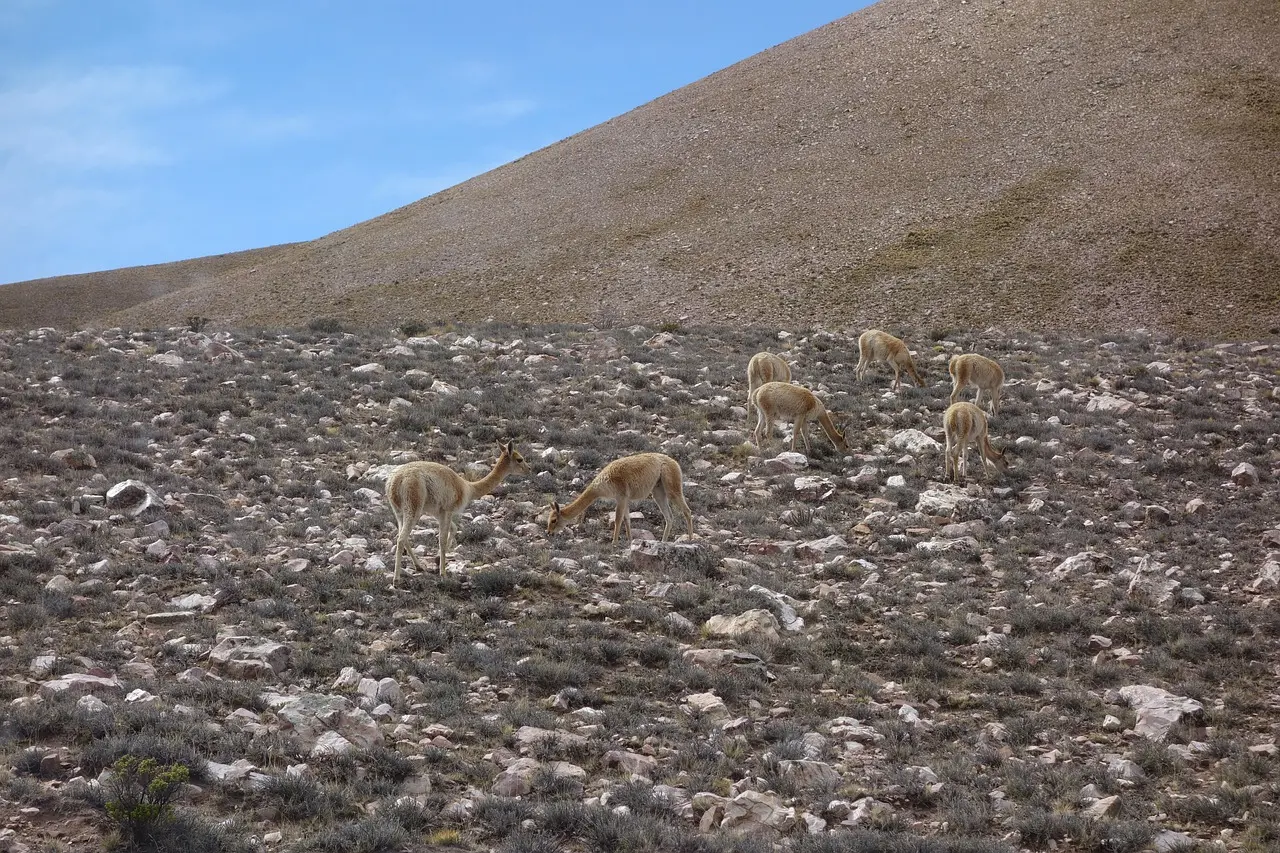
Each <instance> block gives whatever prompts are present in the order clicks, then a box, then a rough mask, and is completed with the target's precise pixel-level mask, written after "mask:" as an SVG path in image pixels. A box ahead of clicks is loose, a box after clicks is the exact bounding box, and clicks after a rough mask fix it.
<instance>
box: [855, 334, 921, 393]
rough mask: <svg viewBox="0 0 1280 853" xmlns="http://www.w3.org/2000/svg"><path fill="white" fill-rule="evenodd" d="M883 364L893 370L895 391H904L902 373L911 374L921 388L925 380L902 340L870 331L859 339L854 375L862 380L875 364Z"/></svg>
mask: <svg viewBox="0 0 1280 853" xmlns="http://www.w3.org/2000/svg"><path fill="white" fill-rule="evenodd" d="M880 362H883V363H884V364H887V365H889V366H890V367H892V368H893V390H895V391H900V390H902V371H904V370H905V371H906V372H907V373H909V374H911V378H912V379H914V380H915V381H916V384H917V385H919V386H920V387H921V388H923V387H924V380H923V379H921V378H920V373H919V372H918V371H917V370H916V363H915V362H914V361H912V360H911V351H910V350H908V349H907V345H906V344H904V343H903V342H902V341H901V340H900V339H898V338H895V337H894V336H893V335H891V334H889V333H888V332H882V331H880V330H879V329H868V330H867V331H865V332H863V333H862V335H861V336H859V338H858V366H857V367H855V368H854V369H853V375H854V377H855V378H857V379H861V378H862V376H863V374H864V373H866V372H867V369H868V368H870V367H871V365H873V364H877V363H880Z"/></svg>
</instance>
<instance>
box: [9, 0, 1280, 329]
mask: <svg viewBox="0 0 1280 853" xmlns="http://www.w3.org/2000/svg"><path fill="white" fill-rule="evenodd" d="M1278 269H1280V7H1278V6H1277V4H1276V3H1275V2H1274V0H1168V2H1160V3H1153V2H1137V0H1120V2H1100V0H1018V2H1012V0H964V2H953V0H946V2H943V0H881V2H878V3H876V4H874V5H872V6H870V7H868V8H866V9H864V10H861V11H859V12H857V13H855V14H852V15H850V16H848V17H846V18H843V19H841V20H839V21H835V22H833V23H832V24H830V25H828V26H826V27H822V28H820V29H817V30H814V31H813V32H810V33H808V34H805V35H803V36H801V37H799V38H796V39H793V40H791V41H788V42H786V43H784V44H781V45H778V46H777V47H775V48H773V49H770V50H767V51H765V52H763V53H760V54H758V55H756V56H753V57H751V58H749V59H747V60H745V61H743V62H740V63H737V64H735V65H733V66H731V67H729V68H726V69H724V70H723V71H721V72H718V73H716V74H713V75H711V76H709V77H707V78H705V79H703V80H700V81H698V82H696V83H693V84H691V85H689V86H686V87H684V88H681V89H679V90H677V91H675V92H672V93H670V94H668V95H666V96H664V97H662V98H658V99H656V100H654V101H652V102H650V103H648V104H645V105H642V106H640V107H638V108H636V109H635V110H632V111H631V112H628V113H626V114H624V115H621V116H618V117H616V118H614V119H612V120H610V121H607V122H605V123H603V124H600V125H598V126H596V127H592V128H589V129H586V130H584V131H582V132H581V133H578V134H576V135H574V136H572V137H570V138H568V139H565V140H563V141H561V142H559V143H556V144H554V145H551V146H549V147H547V148H544V149H542V150H540V151H536V152H534V153H532V154H529V155H528V156H526V157H523V158H521V159H519V160H517V161H515V162H512V163H509V164H507V165H505V166H503V167H501V168H498V169H495V170H493V171H491V172H489V173H487V174H484V175H480V176H478V177H476V178H474V179H472V180H469V181H467V182H465V183H463V184H460V185H458V186H455V187H453V188H450V189H448V190H445V191H443V192H440V193H437V194H435V195H432V196H430V197H428V198H424V199H422V200H420V201H418V202H415V203H414V204H410V205H408V206H406V207H403V208H401V209H399V210H395V211H392V212H390V213H387V214H386V215H384V216H380V217H378V218H375V219H372V220H369V221H367V222H361V223H359V224H355V225H353V226H352V227H350V228H347V229H345V230H342V231H338V232H335V233H333V234H329V235H327V236H322V237H319V239H316V240H313V241H310V242H303V243H296V244H291V245H284V246H274V247H268V248H262V249H255V250H253V251H247V252H243V253H237V254H229V255H221V256H217V257H210V258H198V259H192V260H186V261H182V262H179V263H172V264H163V265H158V266H152V267H142V268H133V269H125V270H113V271H105V272H99V273H92V274H88V275H77V276H65V277H61V278H54V279H46V280H42V281H37V282H27V283H21V284H16V285H7V286H5V287H0V328H22V329H26V328H35V327H38V326H44V325H50V326H58V327H61V328H78V327H82V326H89V325H97V326H101V325H113V324H124V325H128V326H129V327H131V328H143V327H159V328H163V327H167V326H172V325H178V324H182V323H184V322H186V320H187V318H188V317H193V316H201V317H208V318H210V319H212V320H214V321H216V322H217V323H220V324H222V325H223V326H224V327H229V328H251V327H256V326H265V327H276V326H295V327H296V326H302V325H305V324H307V323H308V322H310V321H311V320H313V319H317V318H324V317H332V318H336V319H338V320H340V321H341V322H343V323H344V324H346V325H347V326H348V327H350V328H357V327H359V328H366V329H388V328H394V327H396V326H399V325H400V324H401V323H404V322H406V321H419V322H435V321H442V320H444V321H449V320H452V321H464V322H476V321H484V320H487V319H491V318H492V319H496V320H497V321H499V322H515V321H518V322H543V323H545V322H579V323H581V322H592V323H602V324H605V325H611V326H612V325H625V324H628V323H633V322H646V323H654V322H659V321H662V320H669V321H672V322H685V323H688V324H695V325H700V326H703V325H723V326H747V325H758V326H772V327H775V328H789V327H807V326H813V325H819V324H825V325H831V326H840V325H883V324H893V323H910V324H914V325H916V326H919V327H922V328H929V327H931V326H940V325H954V326H958V327H963V328H987V327H989V326H996V327H1003V328H1025V329H1037V330H1041V331H1045V332H1061V333H1075V334H1080V335H1095V334H1099V333H1101V332H1116V331H1123V330H1125V329H1130V328H1147V329H1152V330H1156V331H1161V332H1166V333H1171V334H1191V335H1198V336H1205V337H1209V338H1212V339H1214V340H1225V339H1229V338H1231V339H1247V338H1251V337H1257V336H1263V335H1275V334H1277V332H1278V331H1280V279H1278V278H1277V270H1278Z"/></svg>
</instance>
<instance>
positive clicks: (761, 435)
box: [750, 382, 849, 453]
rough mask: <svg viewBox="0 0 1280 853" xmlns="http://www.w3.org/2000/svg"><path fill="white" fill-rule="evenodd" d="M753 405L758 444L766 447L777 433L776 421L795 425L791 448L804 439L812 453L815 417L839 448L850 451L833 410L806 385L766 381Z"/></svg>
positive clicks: (758, 390)
mask: <svg viewBox="0 0 1280 853" xmlns="http://www.w3.org/2000/svg"><path fill="white" fill-rule="evenodd" d="M750 402H751V408H752V409H753V410H754V411H755V413H756V418H757V420H756V429H755V432H754V433H753V435H752V438H753V439H754V441H755V443H756V447H758V448H760V449H761V450H763V449H764V443H765V441H766V440H767V439H768V438H769V436H770V435H771V434H772V433H773V423H774V421H788V422H790V423H791V424H793V429H792V431H791V449H792V450H795V449H796V440H797V439H801V440H803V441H804V452H805V453H809V452H810V449H809V421H811V420H814V421H817V422H818V425H819V426H821V427H822V431H823V432H825V433H826V434H827V438H829V439H831V443H832V444H834V445H835V447H836V449H837V450H848V449H849V445H848V444H847V443H846V442H845V440H844V436H843V435H842V434H841V433H840V430H839V429H838V428H837V427H836V424H835V421H833V420H832V419H831V413H830V412H828V411H827V407H826V406H824V405H822V401H821V400H819V399H818V398H817V396H816V395H815V394H814V393H813V392H812V391H810V390H809V389H808V388H805V387H804V386H802V385H792V384H791V383H789V382H766V383H765V384H763V385H761V386H760V387H759V388H757V389H756V390H755V391H753V392H752V393H751V401H750Z"/></svg>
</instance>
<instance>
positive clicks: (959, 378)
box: [947, 352, 1004, 415]
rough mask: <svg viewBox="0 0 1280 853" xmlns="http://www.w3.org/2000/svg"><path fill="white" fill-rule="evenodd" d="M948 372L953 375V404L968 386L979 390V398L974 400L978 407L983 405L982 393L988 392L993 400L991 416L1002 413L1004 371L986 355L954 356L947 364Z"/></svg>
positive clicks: (968, 354)
mask: <svg viewBox="0 0 1280 853" xmlns="http://www.w3.org/2000/svg"><path fill="white" fill-rule="evenodd" d="M947 372H948V373H950V374H951V402H952V403H954V402H955V401H956V398H957V397H959V396H960V392H961V391H962V390H963V389H964V387H965V386H966V385H972V386H974V387H975V388H977V389H978V396H976V397H974V398H973V402H974V403H975V404H977V405H981V403H982V392H983V391H985V392H987V397H988V398H990V400H991V414H993V415H996V414H999V413H1000V386H1001V385H1003V384H1004V370H1002V369H1001V367H1000V365H998V364H996V363H995V362H994V361H992V360H991V359H989V358H987V357H986V356H984V355H975V354H974V353H971V352H970V353H965V354H964V355H953V356H952V357H951V361H950V362H948V364H947Z"/></svg>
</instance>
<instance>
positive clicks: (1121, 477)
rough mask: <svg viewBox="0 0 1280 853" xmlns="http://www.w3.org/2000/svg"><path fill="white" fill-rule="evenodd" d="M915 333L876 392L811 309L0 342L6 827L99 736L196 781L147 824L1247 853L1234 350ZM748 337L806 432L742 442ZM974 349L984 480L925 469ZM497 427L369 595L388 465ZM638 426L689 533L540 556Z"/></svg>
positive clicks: (1269, 749) (80, 775)
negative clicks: (452, 501)
mask: <svg viewBox="0 0 1280 853" xmlns="http://www.w3.org/2000/svg"><path fill="white" fill-rule="evenodd" d="M908 340H909V341H911V342H912V343H913V344H914V345H915V347H914V348H915V349H916V351H917V359H918V362H919V364H920V366H921V367H922V369H923V372H924V375H925V378H926V380H927V386H926V387H924V388H916V387H914V386H908V387H906V388H904V389H903V390H902V392H901V393H894V392H893V391H891V390H890V383H891V377H890V376H889V374H888V372H887V371H886V370H884V369H882V368H881V369H877V370H874V371H873V372H872V373H871V374H870V375H869V376H868V377H866V378H865V379H864V380H863V381H860V382H859V381H855V380H854V379H853V371H852V369H851V367H852V361H851V358H850V355H851V353H852V352H853V351H854V341H853V340H852V339H851V338H849V337H846V336H844V335H841V334H835V333H825V332H815V333H786V332H784V333H782V334H777V335H766V334H765V333H763V332H759V331H752V330H745V331H743V330H734V329H720V330H711V331H698V332H694V333H688V332H683V331H677V332H675V333H662V332H659V331H658V330H656V329H652V328H643V327H635V328H631V329H626V330H618V331H616V332H613V333H602V332H598V331H595V330H592V329H588V328H583V327H575V326H566V325H560V326H554V327H520V328H515V327H510V326H503V325H499V324H487V325H479V326H475V327H463V328H458V329H454V330H451V331H439V332H436V333H431V334H423V335H421V336H419V337H415V338H408V339H405V338H401V337H398V336H391V335H389V334H386V333H369V334H362V335H346V334H340V333H338V334H324V333H317V332H313V331H302V332H295V333H289V334H279V333H275V332H261V333H237V334H229V333H219V334H216V335H204V334H198V333H193V332H190V331H188V330H185V329H170V330H164V331H155V332H142V331H131V330H120V329H109V330H102V331H101V332H93V331H82V332H77V333H67V332H58V331H52V330H42V331H35V332H25V331H24V332H5V333H0V368H2V369H0V410H2V411H3V412H4V418H3V419H0V438H2V439H3V441H0V447H3V448H4V454H5V457H4V460H3V467H4V469H5V470H6V471H7V472H8V473H7V474H6V476H5V478H4V479H3V480H2V481H0V607H2V609H0V615H2V616H3V622H2V623H0V624H2V625H3V630H2V631H0V849H4V850H6V851H8V853H38V851H46V850H47V851H53V850H58V851H64V853H90V851H98V850H102V849H104V847H103V844H102V841H103V838H104V837H105V836H106V835H107V834H108V833H109V832H113V831H117V832H118V831H122V827H124V826H125V824H126V822H125V821H124V820H123V819H122V818H121V815H122V814H124V813H122V812H121V810H120V808H119V806H120V804H121V803H122V802H128V799H127V797H128V796H129V795H130V793H131V792H132V793H133V794H134V795H137V792H138V790H139V787H140V786H139V783H138V781H137V779H136V778H134V777H129V776H128V775H123V776H122V775H121V774H116V775H115V776H113V774H112V773H111V772H106V771H109V770H110V768H112V767H117V766H119V765H118V764H117V762H119V761H120V760H121V759H126V760H127V759H129V758H130V757H132V758H134V759H144V758H150V759H153V760H155V761H156V762H159V763H160V765H161V766H163V767H169V766H178V767H181V768H185V769H186V770H187V771H188V772H189V776H190V781H191V782H192V783H194V786H187V787H182V788H181V789H180V791H179V792H178V793H180V795H181V796H179V797H178V798H177V799H176V801H175V802H174V806H175V807H176V809H177V811H176V812H175V815H174V821H173V822H172V823H167V824H158V825H152V824H147V823H146V821H142V824H143V828H147V827H150V828H151V829H153V830H154V831H155V832H157V833H159V837H160V840H161V841H162V842H163V843H161V844H159V846H155V847H151V848H144V849H156V850H185V851H201V853H257V852H258V851H263V850H268V851H281V853H303V851H328V853H383V852H384V851H393V850H394V851H405V853H426V851H439V850H446V849H447V850H456V851H468V853H472V852H473V853H481V851H491V850H497V851H501V853H521V852H522V851H527V852H528V853H539V852H540V853H550V851H560V853H616V851H620V850H628V851H635V853H670V851H685V853H769V852H770V851H780V850H781V851H787V853H862V851H884V850H899V851H908V850H909V851H915V853H1014V851H1019V850H1037V851H1038V850H1081V851H1107V853H1140V851H1148V850H1188V851H1202V853H1209V851H1219V853H1261V851H1266V850H1274V849H1275V846H1276V844H1277V842H1278V841H1280V805H1278V803H1280V757H1278V756H1280V751H1278V749H1277V745H1276V736H1277V728H1276V720H1277V711H1278V710H1280V680H1278V678H1277V672H1276V662H1277V660H1280V609H1278V608H1277V600H1278V596H1280V587H1278V585H1280V530H1277V529H1276V517H1275V514H1274V494H1275V483H1276V477H1277V475H1280V455H1278V454H1280V450H1278V449H1277V448H1278V445H1277V438H1278V437H1277V434H1276V423H1277V420H1276V417H1275V415H1276V408H1277V397H1276V391H1275V379H1276V376H1277V372H1278V369H1280V364H1278V362H1277V359H1276V354H1277V350H1276V347H1275V343H1274V342H1271V343H1252V344H1213V345H1207V344H1200V343H1194V342H1189V341H1187V340H1186V339H1185V338H1175V337H1173V336H1162V335H1153V334H1147V333H1141V334H1138V333H1129V334H1125V335H1117V336H1113V337H1110V338H1107V339H1103V340H1081V339H1078V338H1075V337H1073V336H1055V335H1038V334H1032V335H1020V336H1009V335H1003V334H998V333H991V332H984V333H980V334H972V333H967V332H964V333H953V334H950V335H947V336H943V337H939V338H937V339H930V338H928V337H925V336H924V335H923V334H914V335H909V336H908ZM765 347H769V348H771V349H773V350H774V351H775V352H781V353H782V354H783V355H784V356H785V357H786V359H787V360H788V361H789V362H790V363H791V365H792V367H793V369H794V373H795V378H796V380H797V381H801V382H804V383H805V384H807V385H808V386H809V387H811V388H814V389H815V390H817V392H818V393H819V394H820V395H821V397H822V398H823V399H824V400H826V402H827V404H828V405H829V406H830V407H831V409H832V410H833V411H834V412H836V413H837V418H838V420H840V421H841V422H843V423H844V425H845V426H844V430H845V438H846V440H847V442H848V445H849V449H848V451H847V452H840V453H837V452H836V451H834V450H833V449H832V445H831V443H830V442H829V441H828V440H827V439H826V438H825V437H823V436H821V435H820V434H819V433H818V432H817V431H815V433H814V435H813V447H812V452H811V453H810V454H808V455H807V456H806V455H798V454H789V453H786V452H784V451H785V448H786V444H785V441H784V438H783V435H782V434H781V433H785V431H779V432H780V434H779V435H776V436H774V437H772V438H771V439H770V440H769V441H768V442H767V443H765V444H764V446H762V447H756V446H754V445H753V444H751V443H749V442H747V441H746V440H745V435H746V434H745V429H746V417H745V412H744V410H743V408H742V402H743V396H744V385H745V381H744V376H743V373H744V371H745V364H746V359H747V356H748V355H749V354H750V353H752V352H754V351H756V350H758V349H761V348H765ZM967 350H978V351H981V352H984V353H986V354H988V355H990V356H993V357H995V358H997V359H998V360H999V361H1000V362H1001V363H1002V364H1003V365H1004V368H1005V371H1006V373H1007V376H1008V381H1007V383H1006V387H1005V393H1004V395H1003V397H1002V402H1001V406H1000V414H999V416H998V417H997V418H995V419H993V420H992V422H991V433H992V440H993V442H994V443H995V444H996V446H997V447H998V448H1000V449H1002V450H1003V451H1004V452H1005V454H1006V456H1007V457H1008V461H1009V465H1008V470H1007V471H1005V472H1003V473H1000V474H996V473H993V474H992V475H991V479H990V481H989V482H982V481H981V480H980V479H977V478H976V473H977V472H976V464H977V463H976V462H975V460H973V459H971V460H970V461H971V464H973V465H974V466H975V468H974V470H973V473H974V475H975V477H974V479H973V482H971V483H970V484H969V485H967V486H955V485H951V484H948V483H945V482H943V479H942V471H943V464H942V458H941V452H940V448H939V447H938V445H937V442H938V441H939V440H941V439H942V438H943V436H942V433H941V430H940V423H941V413H942V411H943V408H944V407H945V406H946V404H947V401H948V395H949V393H950V385H949V383H948V382H947V381H946V380H945V376H946V367H945V365H946V362H947V360H948V358H949V357H950V355H952V354H953V353H956V352H960V351H967ZM478 377H482V378H483V382H480V383H478V382H477V378H478ZM966 396H967V395H966ZM499 441H513V442H514V443H515V444H516V446H517V449H518V450H519V452H520V453H522V454H523V456H524V458H525V459H526V460H527V462H528V463H529V465H530V467H531V470H530V471H529V472H527V473H525V474H523V475H520V476H512V477H510V478H508V479H507V481H506V482H505V483H504V484H503V485H502V486H501V487H500V488H499V489H498V490H497V491H496V492H495V494H493V495H492V496H489V497H486V498H483V499H481V500H478V501H476V502H475V503H473V504H472V505H471V506H470V507H468V508H467V509H466V510H465V511H464V512H463V513H462V514H461V515H460V517H459V519H458V525H457V537H456V539H457V546H456V548H455V549H454V550H453V552H452V554H450V558H449V563H448V567H447V572H446V574H445V575H444V576H440V575H439V574H437V572H436V571H435V567H434V565H432V564H433V560H434V554H435V551H436V541H437V540H436V532H435V531H436V524H435V522H434V521H432V520H430V519H424V520H423V521H422V522H420V523H419V524H418V525H417V529H416V531H415V533H414V535H413V538H412V545H413V546H414V547H415V548H417V549H418V551H419V553H420V554H421V555H422V557H423V561H424V564H425V565H424V568H423V570H422V571H414V570H412V569H409V570H408V571H406V572H405V573H403V574H402V576H401V578H400V588H399V589H398V590H390V589H389V588H388V584H389V581H390V577H391V568H392V553H391V552H392V543H393V537H394V535H395V531H394V524H393V523H392V518H391V513H390V512H389V510H388V508H387V505H386V502H385V500H384V498H383V486H384V483H385V478H386V476H387V473H388V471H389V470H390V469H391V468H392V467H394V466H395V465H397V464H399V463H402V462H405V461H409V460H413V459H419V458H420V459H429V460H434V461H437V462H442V463H445V464H447V465H449V466H451V467H452V468H454V469H455V470H459V471H469V472H471V473H472V475H473V476H474V475H475V474H477V473H483V472H484V471H486V470H487V468H488V466H489V465H490V464H492V460H493V458H494V453H495V448H496V445H497V443H498V442H499ZM640 451H660V452H664V453H667V454H669V455H671V456H672V457H673V458H675V459H676V460H677V461H678V462H679V463H680V465H681V467H682V469H683V471H684V482H685V489H684V491H685V494H686V496H687V498H688V501H689V504H690V506H691V508H692V512H693V518H694V526H695V532H696V537H695V538H694V540H693V541H692V542H690V541H686V540H685V539H684V537H680V538H679V539H678V541H674V542H671V543H666V544H662V543H659V542H655V541H653V540H654V536H655V535H660V533H661V527H660V524H661V518H660V516H659V514H658V512H657V510H656V508H655V507H654V505H653V502H652V501H648V500H646V501H640V502H637V503H635V504H634V505H633V506H632V510H633V528H634V534H635V542H634V543H633V544H632V545H631V546H630V547H629V546H628V545H627V543H626V542H625V541H624V542H620V543H619V544H617V545H612V544H610V542H609V537H610V534H611V528H612V505H611V503H610V502H602V503H600V504H597V505H596V506H595V507H594V508H593V509H592V510H591V511H590V512H589V513H588V515H587V517H585V518H584V519H583V521H582V523H581V524H579V525H576V526H570V527H568V528H567V529H565V530H562V531H560V532H558V533H557V534H556V535H554V536H548V535H547V533H546V531H545V523H546V518H547V514H548V512H547V504H548V501H549V500H551V499H557V500H559V501H561V502H562V503H563V502H564V501H566V500H568V499H569V498H570V497H571V496H572V495H574V494H576V493H577V492H578V491H580V490H581V489H582V488H583V486H584V485H585V484H586V483H587V482H588V481H589V480H590V478H591V477H592V476H593V475H594V473H595V472H596V471H598V470H599V469H600V467H601V466H603V465H604V464H605V463H606V462H608V461H609V460H611V459H613V458H615V457H616V456H619V455H622V454H626V453H633V452H640ZM121 483H128V484H129V485H127V486H124V487H121V486H120V485H119V484H121ZM1268 496H1270V497H1268ZM126 769H127V767H126ZM130 778H134V782H133V784H132V787H131V786H130V784H129V783H128V780H129V779H130ZM122 780H123V781H122ZM775 845H776V846H775ZM112 849H124V848H122V847H121V848H112ZM133 849H136V848H133Z"/></svg>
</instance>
